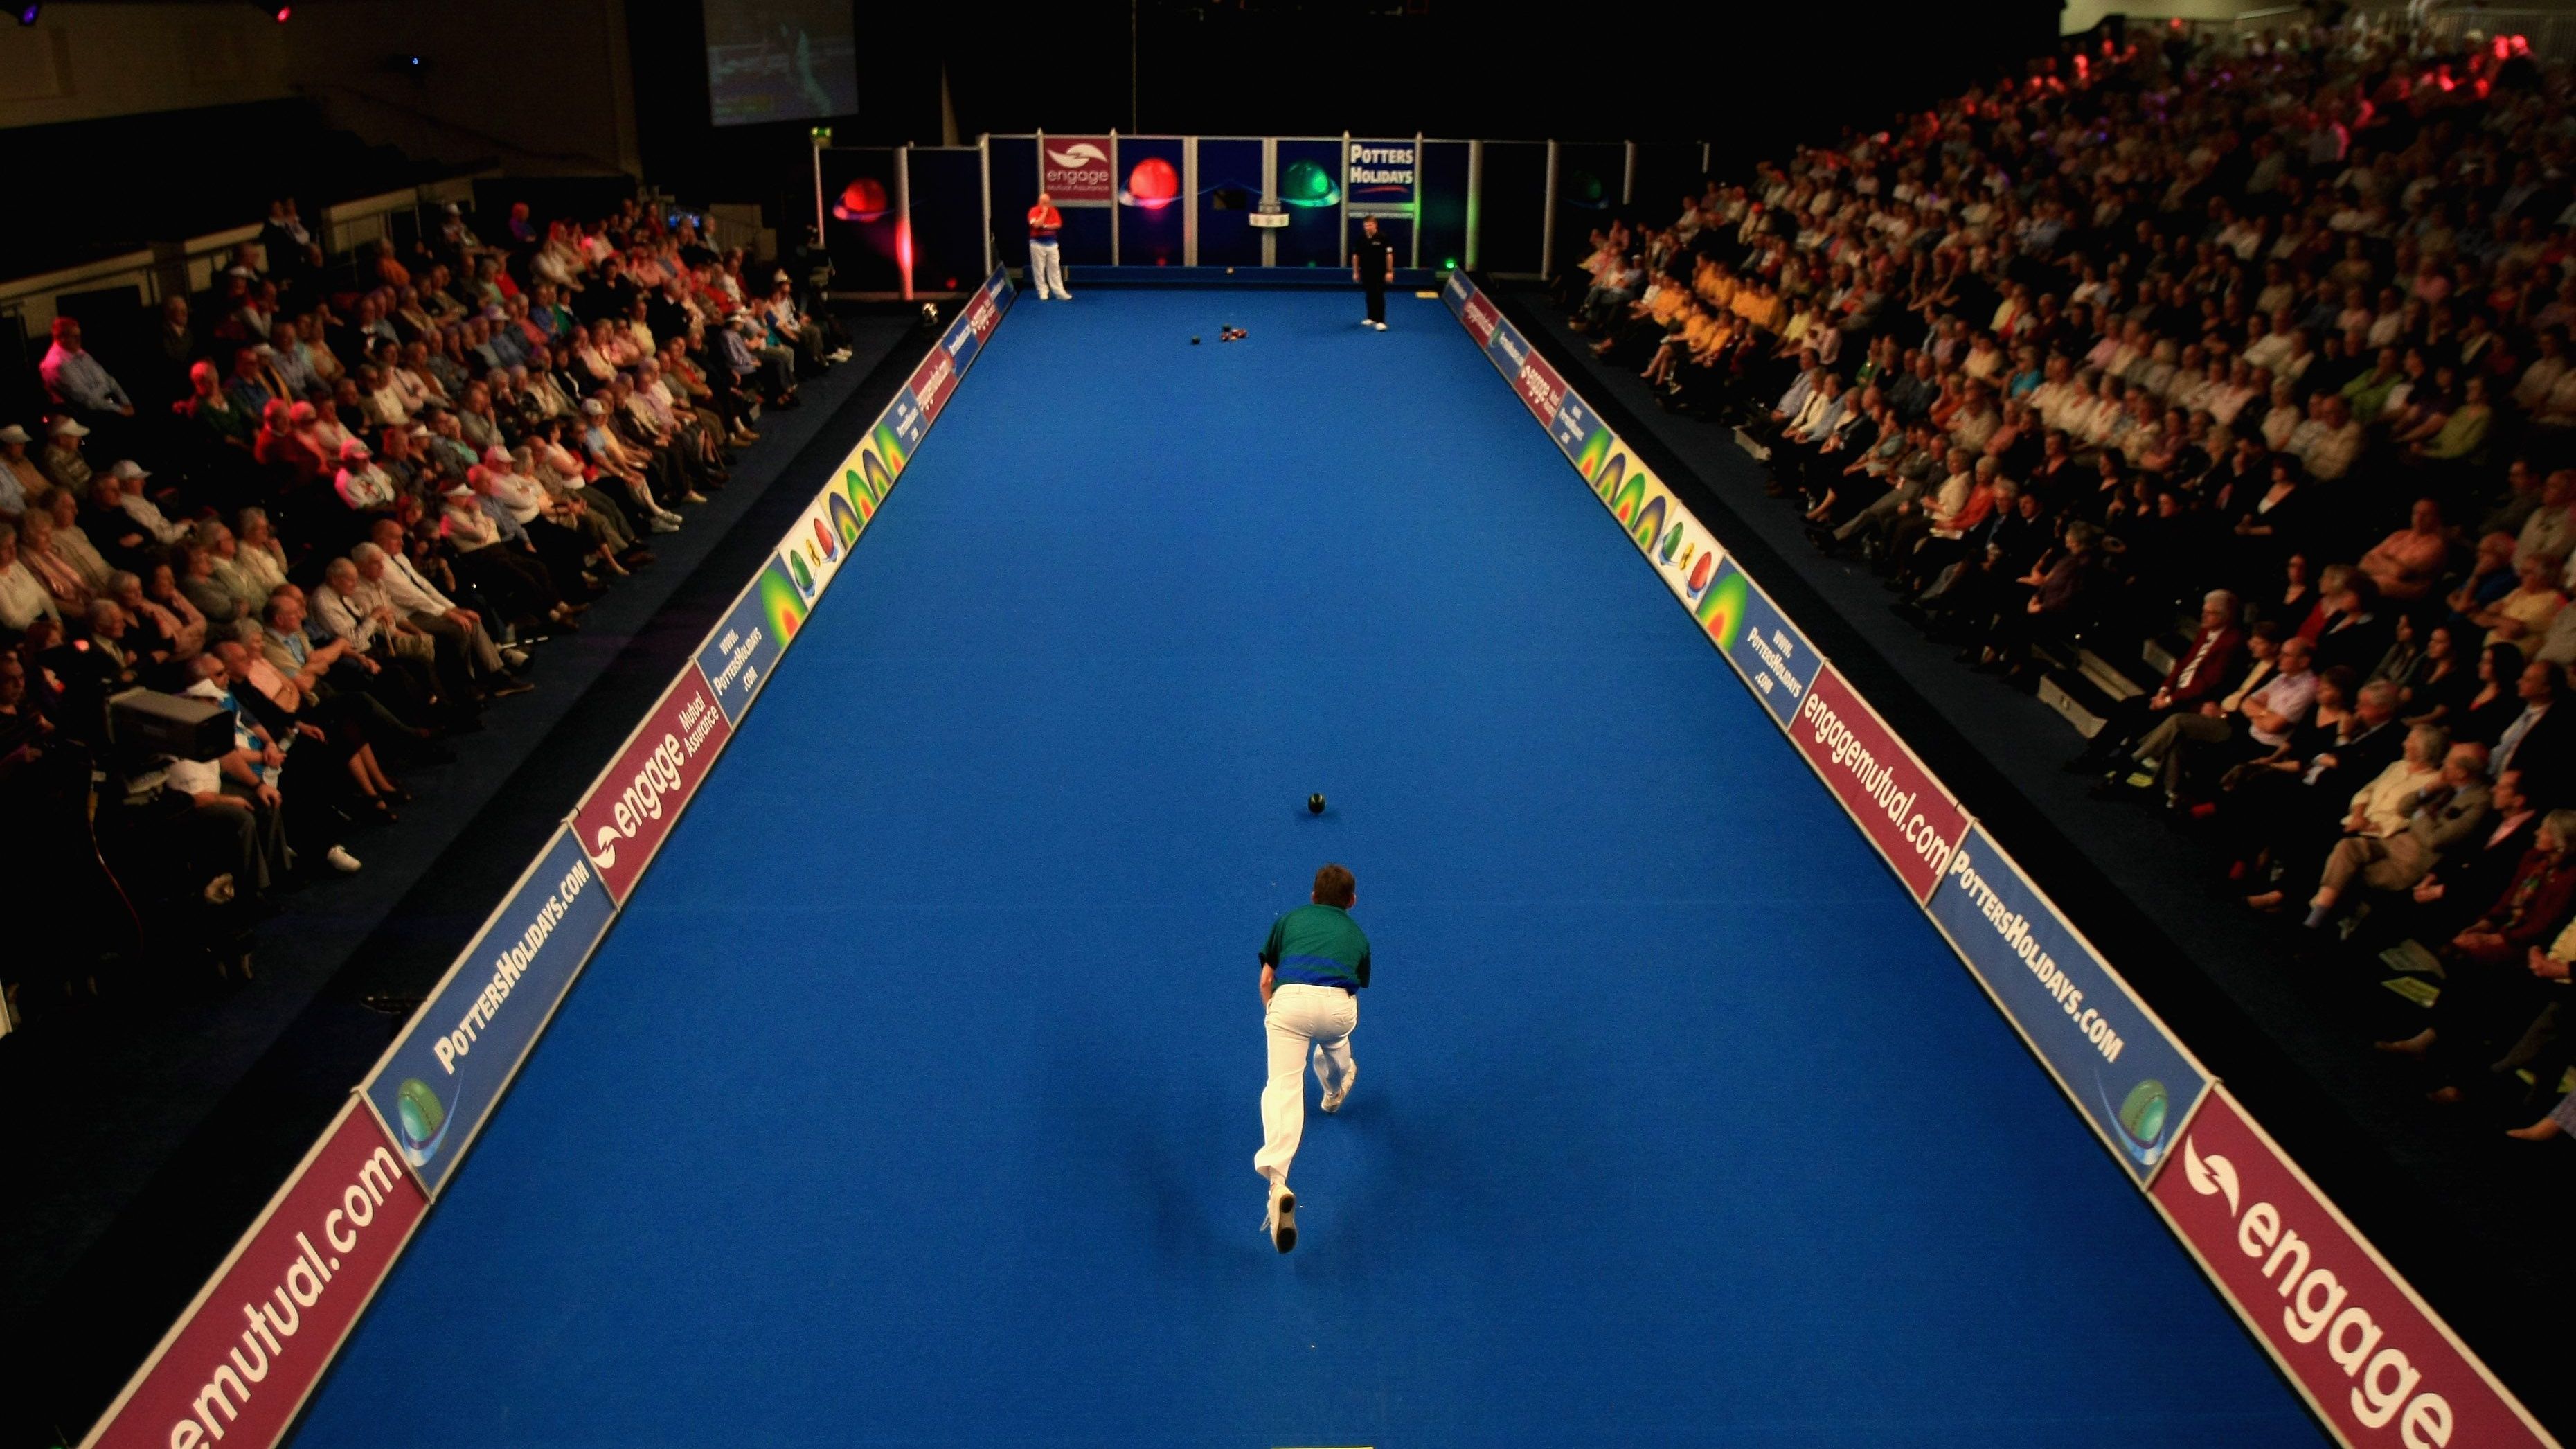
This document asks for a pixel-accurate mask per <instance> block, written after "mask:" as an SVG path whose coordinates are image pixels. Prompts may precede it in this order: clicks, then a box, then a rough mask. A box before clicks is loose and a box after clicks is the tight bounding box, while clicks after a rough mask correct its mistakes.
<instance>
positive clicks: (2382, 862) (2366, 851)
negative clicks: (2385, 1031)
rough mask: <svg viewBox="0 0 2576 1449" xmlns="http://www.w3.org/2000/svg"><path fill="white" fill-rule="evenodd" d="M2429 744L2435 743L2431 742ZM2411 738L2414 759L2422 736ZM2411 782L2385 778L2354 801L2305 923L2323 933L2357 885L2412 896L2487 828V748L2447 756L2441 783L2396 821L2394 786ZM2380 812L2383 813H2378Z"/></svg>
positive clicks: (2453, 749)
mask: <svg viewBox="0 0 2576 1449" xmlns="http://www.w3.org/2000/svg"><path fill="white" fill-rule="evenodd" d="M2439 728H2440V727H2439V726H2432V725H2418V726H2416V727H2415V729H2416V730H2417V731H2425V730H2431V731H2434V732H2439ZM2423 738H2424V739H2426V740H2427V741H2429V739H2430V738H2431V736H2430V735H2426V736H2424V737H2423ZM2407 739H2408V750H2409V759H2410V760H2411V759H2412V758H2413V755H2414V752H2415V750H2416V748H2417V745H2416V740H2417V735H2416V734H2415V733H2414V732H2411V731H2410V732H2409V734H2408V736H2407ZM2402 763H2404V762H2401V764H2402ZM2399 769H2400V766H2399V765H2391V766H2389V771H2390V772H2397V771H2399ZM2410 778H2412V776H2411V775H2403V774H2395V773H2391V774H2386V775H2383V777H2382V778H2381V779H2379V780H2374V781H2372V782H2371V784H2370V785H2369V786H2366V787H2364V788H2363V790H2362V791H2361V793H2359V794H2357V795H2355V796H2354V797H2353V815H2352V818H2351V819H2350V820H2348V821H2346V822H2345V832H2344V836H2343V838H2342V839H2341V840H2339V841H2337V842H2336V843H2335V847H2334V849H2333V850H2332V851H2331V852H2329V853H2328V855H2327V857H2326V866H2325V871H2324V873H2323V874H2322V875H2321V876H2320V877H2319V879H2318V883H2317V891H2316V894H2315V895H2313V896H2311V897H2309V898H2308V916H2307V920H2306V922H2305V923H2304V924H2306V925H2307V926H2308V927H2309V928H2310V929H2312V930H2313V929H2316V928H2318V927H2322V926H2324V925H2326V924H2327V923H2328V922H2330V921H2331V920H2332V919H2333V918H2334V914H2335V906H2336V904H2337V903H2338V902H2339V901H2341V900H2342V899H2343V897H2344V895H2345V893H2346V892H2347V891H2349V890H2350V889H2351V888H2352V886H2353V883H2354V882H2355V881H2356V880H2357V881H2359V882H2360V883H2361V884H2362V885H2364V886H2366V887H2368V888H2369V889H2371V890H2374V891H2383V892H2396V891H2404V890H2411V889H2413V888H2414V886H2415V884H2416V883H2417V882H2419V881H2421V880H2422V879H2423V878H2424V877H2425V876H2426V875H2427V874H2429V873H2430V872H2431V871H2432V869H2433V867H2434V865H2436V864H2437V863H2439V861H2440V860H2441V858H2442V854H2443V852H2444V851H2447V850H2452V849H2455V848H2457V847H2458V846H2459V845H2460V844H2461V843H2462V842H2464V841H2466V840H2468V839H2469V838H2470V837H2471V836H2473V835H2475V834H2476V833H2477V831H2478V830H2479V828H2480V827H2482V826H2483V825H2485V824H2486V821H2487V812H2488V810H2489V808H2490V806H2491V804H2492V800H2491V796H2490V793H2489V790H2488V786H2487V751H2486V747H2485V746H2484V745H2478V744H2458V745H2452V746H2450V748H2449V751H2448V753H2447V754H2445V755H2444V756H2443V758H2442V768H2441V774H2440V777H2439V779H2438V781H2437V782H2436V783H2433V784H2430V785H2423V786H2419V787H2417V788H2416V789H2415V791H2414V792H2413V794H2412V795H2411V796H2409V797H2408V799H2407V800H2406V801H2404V802H2400V803H2403V804H2404V805H2405V813H2404V817H2403V819H2402V820H2392V819H2390V818H2389V817H2388V814H2387V812H2386V809H2385V807H2387V806H2388V805H2389V804H2390V801H2389V800H2388V798H2387V796H2388V795H2389V793H2390V790H2391V789H2392V788H2395V787H2394V786H2392V784H2391V782H2392V781H2395V782H2397V783H2398V784H2402V783H2403V781H2404V780H2406V779H2410ZM2374 809H2377V810H2379V811H2380V812H2381V813H2379V814H2377V815H2374V814H2373V813H2372V812H2373V811H2374ZM2383 827H2384V828H2383Z"/></svg>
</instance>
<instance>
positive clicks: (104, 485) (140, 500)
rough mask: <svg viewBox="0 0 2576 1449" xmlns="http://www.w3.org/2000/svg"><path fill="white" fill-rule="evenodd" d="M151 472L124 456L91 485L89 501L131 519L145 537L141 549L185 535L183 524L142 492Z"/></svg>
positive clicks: (176, 539)
mask: <svg viewBox="0 0 2576 1449" xmlns="http://www.w3.org/2000/svg"><path fill="white" fill-rule="evenodd" d="M151 476H152V475H151V474H150V473H148V472H146V471H145V470H144V467H143V465H142V464H140V463H137V462H135V461H134V460H133V459H131V458H127V459H125V460H124V461H122V462H120V463H118V464H117V465H116V466H115V467H113V468H110V469H108V470H107V472H106V473H104V474H102V475H100V477H99V478H98V480H97V481H96V482H94V483H92V484H91V485H90V489H91V495H92V496H91V498H90V502H92V503H93V504H95V505H97V506H98V507H99V508H101V509H108V508H113V509H115V510H117V511H118V512H120V513H122V514H124V515H125V516H126V518H127V519H129V520H131V521H132V524H133V526H134V528H135V529H137V530H139V531H140V532H141V533H142V535H143V537H144V539H145V542H144V544H143V545H141V548H142V551H144V552H150V551H151V550H152V549H154V548H156V547H158V548H168V547H169V546H170V545H172V544H174V543H178V542H180V541H182V540H184V539H185V538H187V536H188V526H187V525H186V524H184V523H172V522H171V521H170V520H169V519H168V518H166V517H164V516H163V515H162V512H161V506H160V505H159V504H157V503H154V502H153V501H152V500H151V499H149V498H146V497H144V496H143V480H144V479H146V478H149V477H151ZM122 536H123V535H120V537H122ZM137 572H140V570H137Z"/></svg>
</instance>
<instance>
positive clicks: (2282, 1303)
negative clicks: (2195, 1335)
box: [2149, 1088, 2550, 1449]
mask: <svg viewBox="0 0 2576 1449" xmlns="http://www.w3.org/2000/svg"><path fill="white" fill-rule="evenodd" d="M2175 1158H2176V1160H2175V1161H2174V1162H2172V1163H2170V1164H2168V1165H2167V1167H2166V1169H2165V1171H2164V1172H2163V1173H2161V1174H2159V1175H2158V1176H2157V1178H2156V1180H2155V1183H2154V1185H2153V1186H2152V1187H2151V1188H2150V1189H2149V1191H2150V1192H2151V1194H2152V1195H2153V1196H2154V1198H2155V1200H2156V1205H2157V1206H2158V1207H2159V1208H2161V1209H2163V1211H2164V1214H2165V1216H2166V1218H2168V1219H2169V1220H2171V1222H2172V1223H2173V1225H2174V1229H2175V1231H2177V1232H2179V1233H2181V1234H2182V1236H2183V1238H2184V1240H2185V1241H2187V1242H2189V1243H2190V1244H2191V1246H2192V1250H2193V1251H2194V1252H2195V1253H2196V1254H2198V1255H2199V1257H2200V1260H2201V1262H2202V1264H2203V1265H2205V1266H2206V1267H2207V1268H2208V1270H2209V1274H2210V1276H2211V1277H2212V1278H2214V1279H2216V1280H2217V1281H2218V1284H2219V1287H2220V1288H2221V1289H2223V1290H2224V1291H2225V1292H2226V1294H2227V1296H2228V1298H2229V1299H2230V1300H2231V1301H2232V1302H2233V1303H2234V1304H2235V1306H2236V1311H2237V1313H2238V1315H2239V1316H2240V1317H2242V1318H2243V1319H2244V1320H2245V1324H2246V1326H2247V1327H2248V1328H2250V1329H2252V1330H2253V1331H2254V1334H2255V1336H2256V1337H2258V1338H2260V1339H2262V1340H2263V1343H2264V1346H2265V1347H2266V1348H2268V1349H2270V1350H2271V1352H2272V1356H2273V1357H2274V1358H2275V1359H2276V1360H2278V1361H2279V1363H2280V1365H2281V1368H2282V1370H2283V1372H2285V1373H2286V1374H2287V1375H2288V1376H2289V1377H2290V1379H2291V1380H2292V1381H2293V1382H2295V1383H2296V1384H2298V1386H2299V1388H2300V1389H2301V1391H2302V1392H2304V1393H2305V1394H2306V1395H2307V1397H2308V1401H2309V1402H2310V1403H2312V1404H2314V1405H2315V1406H2316V1409H2317V1412H2318V1413H2319V1414H2321V1415H2323V1416H2324V1417H2325V1418H2326V1419H2327V1420H2328V1421H2329V1422H2330V1423H2331V1424H2332V1426H2333V1427H2334V1429H2335V1431H2336V1437H2337V1438H2339V1439H2341V1440H2342V1441H2343V1442H2344V1443H2346V1444H2352V1445H2383V1444H2384V1445H2388V1446H2391V1449H2396V1446H2401V1445H2402V1446H2404V1449H2440V1446H2445V1445H2451V1444H2461V1445H2477V1446H2479V1449H2490V1446H2525V1445H2539V1444H2546V1443H2549V1442H2550V1440H2549V1439H2548V1437H2547V1436H2546V1435H2545V1434H2544V1433H2543V1432H2542V1431H2541V1429H2540V1426H2539V1425H2538V1424H2537V1423H2536V1422H2535V1421H2534V1420H2533V1419H2532V1418H2531V1416H2530V1413H2529V1412H2528V1411H2527V1410H2525V1409H2524V1408H2523V1407H2522V1405H2520V1404H2519V1403H2516V1402H2515V1401H2514V1400H2513V1398H2512V1396H2511V1395H2510V1394H2508V1393H2506V1392H2505V1390H2504V1387H2503V1385H2501V1384H2499V1383H2497V1382H2496V1380H2495V1376H2494V1375H2493V1374H2491V1373H2489V1372H2488V1371H2487V1368H2486V1365H2484V1364H2482V1363H2480V1362H2478V1360H2477V1359H2476V1357H2475V1356H2473V1355H2471V1354H2470V1353H2469V1351H2468V1350H2467V1349H2466V1348H2465V1347H2464V1346H2462V1345H2461V1343H2460V1341H2459V1339H2458V1337H2457V1336H2456V1335H2454V1334H2453V1333H2452V1332H2451V1330H2450V1328H2449V1327H2448V1326H2447V1325H2445V1324H2444V1323H2443V1322H2442V1321H2441V1320H2440V1319H2439V1318H2437V1317H2435V1316H2434V1315H2433V1312H2432V1310H2431V1309H2429V1308H2427V1307H2426V1306H2425V1305H2424V1301H2423V1299H2421V1298H2419V1297H2418V1296H2416V1294H2415V1292H2414V1290H2413V1289H2411V1288H2409V1287H2408V1286H2407V1285H2406V1283H2405V1281H2404V1280H2402V1279H2400V1278H2399V1277H2398V1276H2397V1275H2396V1274H2395V1273H2394V1272H2392V1271H2390V1269H2389V1267H2388V1265H2387V1263H2386V1262H2385V1261H2383V1260H2382V1259H2381V1258H2380V1257H2379V1255H2378V1254H2377V1253H2376V1252H2374V1251H2372V1249H2371V1247H2370V1245H2369V1244H2368V1243H2367V1242H2365V1241H2363V1240H2362V1238H2361V1236H2360V1235H2359V1234H2358V1233H2355V1232H2354V1231H2353V1229H2352V1224H2350V1223H2349V1222H2346V1221H2345V1220H2344V1217H2343V1214H2341V1213H2339V1212H2337V1211H2336V1210H2335V1208H2334V1205H2333V1204H2332V1203H2329V1202H2327V1201H2326V1200H2325V1198H2324V1197H2323V1196H2321V1195H2320V1194H2319V1193H2318V1192H2317V1190H2316V1185H2315V1184H2313V1183H2311V1182H2309V1181H2308V1180H2307V1177H2306V1175H2305V1174H2303V1173H2301V1172H2300V1171H2299V1170H2298V1168H2297V1167H2296V1166H2294V1165H2292V1164H2291V1162H2290V1160H2289V1159H2288V1158H2287V1157H2284V1156H2283V1155H2282V1154H2281V1150H2280V1148H2279V1146H2278V1145H2277V1144H2275V1143H2274V1142H2273V1141H2272V1140H2271V1138H2269V1137H2267V1136H2265V1135H2264V1134H2263V1132H2262V1129H2260V1128H2258V1127H2256V1126H2255V1125H2254V1123H2253V1121H2252V1119H2250V1118H2248V1117H2247V1116H2246V1115H2245V1112H2244V1108H2243V1107H2242V1106H2240V1105H2239V1104H2238V1103H2237V1101H2236V1099H2235V1098H2234V1097H2233V1096H2231V1095H2230V1094H2229V1093H2227V1092H2226V1091H2225V1090H2224V1089H2223V1088H2213V1089H2212V1090H2211V1091H2210V1092H2209V1094H2208V1095H2207V1096H2206V1097H2205V1098H2204V1099H2203V1100H2202V1102H2201V1107H2200V1111H2199V1112H2198V1113H2197V1114H2196V1115H2194V1116H2193V1117H2192V1119H2191V1121H2190V1124H2189V1125H2188V1127H2187V1128H2186V1129H2185V1130H2184V1133H2183V1137H2182V1144H2181V1150H2180V1151H2179V1152H2177V1153H2176V1154H2175Z"/></svg>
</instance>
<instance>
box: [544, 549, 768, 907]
mask: <svg viewBox="0 0 2576 1449" xmlns="http://www.w3.org/2000/svg"><path fill="white" fill-rule="evenodd" d="M773 562H774V560H773ZM773 573H774V574H775V575H776V579H777V582H778V584H779V585H780V586H781V587H782V588H784V589H785V590H786V593H787V596H788V598H789V599H790V600H793V599H794V597H795V593H796V586H795V585H794V584H793V583H790V582H788V581H787V578H786V576H785V574H784V573H783V572H780V571H777V570H775V569H771V570H764V571H763V572H762V575H761V579H762V580H764V581H765V580H768V579H769V578H771V577H772V575H773ZM754 592H755V593H758V592H759V589H758V586H757V584H755V588H754ZM777 637H779V638H781V639H784V638H785V637H786V633H785V632H782V633H780V634H779V635H778V636H777ZM732 733H733V731H732V726H731V724H730V723H729V722H728V721H727V719H726V718H725V712H724V710H723V709H722V708H720V707H719V706H718V705H717V703H716V700H715V697H714V695H713V694H712V693H711V691H710V687H709V686H708V684H707V682H706V676H705V675H704V674H703V673H701V672H700V671H699V670H698V668H697V667H696V666H695V665H694V664H692V665H691V666H690V668H689V669H688V670H687V672H685V673H683V674H682V675H681V676H680V678H679V680H678V681H677V682H676V683H674V684H673V685H672V686H671V689H670V691H669V692H668V693H666V694H664V695H663V696H662V702H661V703H660V704H658V705H656V706H655V707H654V709H653V714H652V717H651V718H649V719H647V720H646V721H645V722H644V727H643V728H642V729H640V730H637V731H636V732H635V737H634V738H633V739H631V740H629V741H628V742H627V745H626V748H625V750H624V751H623V752H621V753H620V754H619V756H618V759H617V762H616V763H615V764H613V765H611V766H609V767H608V769H607V770H606V771H604V772H603V773H602V774H601V776H600V778H599V780H598V782H597V783H596V784H594V785H592V786H591V790H590V794H589V796H588V797H587V798H585V799H584V800H583V801H582V802H581V808H580V809H579V810H577V811H575V812H574V813H573V833H574V835H575V837H576V838H578V839H579V840H580V841H581V843H582V844H583V845H584V846H586V847H588V849H589V851H590V858H591V862H592V864H594V865H596V866H597V867H598V868H599V878H600V880H602V881H603V882H605V883H606V884H607V886H608V889H609V893H610V894H611V895H613V896H615V897H616V898H617V899H618V900H619V901H621V902H622V901H624V900H625V899H626V893H627V892H628V891H630V890H632V889H633V888H634V885H635V877H636V876H638V875H640V874H642V873H643V870H644V867H645V866H646V865H647V864H649V863H650V862H651V861H652V859H653V853H654V852H655V851H657V850H660V849H661V848H662V840H663V837H665V836H666V835H668V834H669V833H670V829H671V824H672V822H673V821H674V820H676V819H677V818H678V817H679V813H680V811H681V810H682V809H684V808H686V807H687V805H688V803H689V797H690V796H691V795H693V794H696V793H697V788H698V782H699V781H701V780H703V779H705V778H706V774H707V768H708V766H709V765H711V764H713V763H714V759H715V756H716V754H717V753H718V752H719V751H721V750H723V748H724V746H725V741H726V740H728V739H730V738H732Z"/></svg>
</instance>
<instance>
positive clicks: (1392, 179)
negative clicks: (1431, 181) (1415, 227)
mask: <svg viewBox="0 0 2576 1449" xmlns="http://www.w3.org/2000/svg"><path fill="white" fill-rule="evenodd" d="M1420 162H1421V147H1420V145H1419V144H1418V143H1416V142H1413V141H1353V142H1351V143H1350V144H1349V145H1348V146H1347V147H1346V148H1344V152H1343V163H1344V168H1345V169H1344V174H1345V177H1346V180H1345V182H1344V184H1343V186H1342V196H1343V207H1342V209H1343V211H1344V212H1345V213H1346V214H1348V215H1351V216H1355V217H1357V216H1411V215H1413V200H1414V195H1415V193H1416V191H1417V190H1418V189H1419V186H1420V182H1421V175H1422V173H1421V169H1420Z"/></svg>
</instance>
